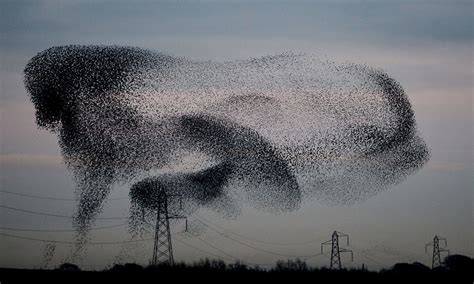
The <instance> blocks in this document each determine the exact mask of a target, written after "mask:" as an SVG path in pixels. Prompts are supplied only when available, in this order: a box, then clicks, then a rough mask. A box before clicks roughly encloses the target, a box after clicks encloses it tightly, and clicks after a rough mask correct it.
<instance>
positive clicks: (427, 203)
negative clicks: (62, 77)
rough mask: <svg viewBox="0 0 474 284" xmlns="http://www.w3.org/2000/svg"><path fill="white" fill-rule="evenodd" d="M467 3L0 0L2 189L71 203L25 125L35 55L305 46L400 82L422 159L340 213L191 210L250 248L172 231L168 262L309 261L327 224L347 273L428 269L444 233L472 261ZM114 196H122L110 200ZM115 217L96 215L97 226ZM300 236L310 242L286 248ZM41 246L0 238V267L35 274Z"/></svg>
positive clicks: (224, 56) (60, 205)
mask: <svg viewBox="0 0 474 284" xmlns="http://www.w3.org/2000/svg"><path fill="white" fill-rule="evenodd" d="M473 8H474V7H473V2H472V1H289V0H288V1H256V2H250V1H248V2H246V1H164V2H159V1H133V3H132V1H1V2H0V13H1V15H0V33H1V34H0V36H1V38H0V60H1V61H0V83H1V85H0V93H1V105H0V130H1V132H0V138H1V141H0V142H1V149H0V163H1V168H0V169H1V177H0V178H1V179H0V187H1V190H3V191H10V192H16V193H24V194H33V195H38V196H45V197H54V198H59V199H61V198H74V187H75V184H74V182H73V180H72V175H71V173H70V172H69V171H68V170H67V169H66V168H65V166H64V164H63V163H62V158H61V156H60V154H59V153H60V150H59V146H58V143H57V139H56V137H55V136H54V135H53V134H52V133H50V132H47V131H45V130H38V129H37V126H36V124H35V118H34V108H33V105H32V103H31V102H30V101H29V99H28V97H27V94H26V91H25V89H24V86H23V75H22V70H23V68H24V67H25V65H26V63H27V62H28V60H29V59H30V58H31V57H33V56H34V55H36V54H37V53H38V52H40V51H42V50H44V49H47V48H49V47H51V46H55V45H65V44H117V45H127V46H138V47H144V48H149V49H152V50H156V51H165V52H167V53H170V54H174V55H177V56H186V57H189V58H192V59H211V60H218V61H219V60H230V59H236V58H248V57H258V56H263V55H269V54H277V53H280V52H285V51H294V52H308V53H314V54H317V55H320V56H323V57H326V58H328V59H330V60H333V61H336V62H354V63H360V64H367V65H370V66H373V67H377V68H381V69H383V70H384V71H386V72H387V73H388V74H389V75H390V76H392V77H393V78H395V79H396V80H397V81H398V82H400V83H401V85H402V86H403V87H404V89H405V91H406V93H407V95H408V97H409V100H410V102H411V103H412V106H413V109H414V112H415V116H416V120H417V123H418V130H419V131H420V133H421V135H422V137H423V138H424V139H425V141H426V143H427V144H428V146H429V148H430V149H431V155H432V157H431V160H430V161H429V162H428V164H427V165H426V166H425V167H424V168H423V169H422V170H420V171H419V172H418V173H416V174H415V175H413V176H410V177H408V178H407V179H406V180H405V181H404V182H403V183H401V184H399V185H397V186H394V187H392V188H390V189H389V190H387V191H383V192H381V193H379V194H378V195H377V196H375V197H373V198H371V199H369V200H367V201H365V202H362V203H357V204H354V205H350V206H329V205H326V204H322V203H320V202H319V201H317V200H310V201H307V202H306V203H304V204H303V206H302V208H301V209H300V210H298V211H296V212H292V213H289V214H284V215H271V214H268V213H262V212H259V211H255V210H253V209H251V208H244V210H243V212H242V214H241V215H240V216H238V217H237V218H235V219H231V220H228V219H224V218H222V216H219V215H216V214H214V213H212V212H208V211H200V212H198V216H200V217H203V218H205V220H209V221H210V222H212V223H214V224H216V225H217V226H218V227H216V228H217V229H218V230H220V231H223V229H222V228H225V229H227V230H229V231H223V232H226V234H228V235H229V236H232V238H235V239H237V240H239V241H241V242H243V243H245V244H248V245H250V246H253V247H257V248H259V249H260V250H255V249H252V248H250V247H248V246H244V245H242V244H241V243H239V242H236V241H233V240H230V239H228V238H225V237H223V236H222V235H220V234H218V233H217V232H216V231H214V230H211V229H208V230H207V231H205V232H203V234H202V235H201V236H200V237H199V238H201V239H202V240H204V241H205V242H207V243H208V244H211V245H212V246H214V247H211V246H209V245H208V244H206V243H204V242H202V241H201V240H199V239H197V238H191V237H184V236H182V235H176V236H175V237H174V242H173V245H174V252H175V259H176V260H183V261H192V260H197V259H199V258H202V257H213V256H211V255H206V254H205V253H204V252H203V251H206V252H210V253H212V254H215V255H221V256H223V257H224V258H226V259H229V258H230V256H232V257H235V258H238V259H241V260H242V261H244V262H245V261H246V262H249V263H263V264H268V263H274V262H275V261H276V260H277V259H282V258H285V257H283V256H280V255H279V254H284V255H300V256H304V255H310V254H317V253H319V250H320V243H321V242H322V241H326V240H329V239H330V235H331V233H332V231H334V230H338V231H341V232H344V233H346V234H349V235H350V237H351V245H352V249H353V250H354V263H351V262H349V258H344V257H343V262H345V263H346V265H348V266H359V265H361V264H362V263H364V264H365V265H366V266H368V267H369V268H374V269H378V268H381V267H384V266H389V265H392V264H394V263H396V262H407V261H408V262H412V261H415V260H416V261H421V262H423V263H425V264H429V263H430V254H425V251H424V245H425V243H427V242H429V241H431V240H432V239H433V236H434V235H435V234H438V235H441V236H443V237H446V238H447V239H448V248H449V249H450V250H451V253H452V254H453V253H460V254H466V255H469V256H471V257H472V256H474V247H473V239H474V232H473V225H474V222H473V211H472V209H473V201H474V200H473V195H472V192H473V186H472V185H473V184H474V183H473V182H474V181H473V177H472V176H473V175H472V172H473V158H474V155H473V152H474V149H473V144H472V139H473V134H472V133H473V132H472V125H473V118H474V117H473V113H472V91H473V83H472V82H473V49H472V48H473V47H472V44H473V26H472V25H473V22H472V19H473V16H474V15H473V14H474V9H473ZM127 196H128V192H127V189H126V188H123V189H121V190H118V191H115V192H112V194H111V196H110V197H111V198H116V197H127ZM0 205H2V206H8V207H14V208H20V209H26V210H31V211H37V212H44V213H49V214H58V215H67V216H69V215H72V214H73V212H74V210H75V202H74V201H61V200H44V199H37V198H30V197H22V196H18V195H13V194H7V193H2V192H0ZM128 210H129V202H128V201H127V200H126V199H125V200H110V201H109V202H108V203H107V205H106V206H105V209H104V212H103V213H102V216H104V217H108V216H115V217H116V216H127V215H128ZM0 212H1V215H0V227H2V228H5V227H9V228H17V229H53V230H61V229H66V230H68V229H69V230H70V229H71V228H72V227H71V221H70V219H67V218H59V217H53V216H40V215H34V214H29V213H25V212H18V211H12V210H10V209H6V208H0ZM189 220H190V222H191V221H192V220H195V217H194V216H189ZM123 222H125V220H98V221H97V226H100V227H104V226H105V227H106V226H111V225H115V224H120V223H123ZM181 229H182V224H176V226H175V227H174V229H173V231H180V230H181ZM0 233H3V234H9V235H16V236H21V237H27V238H33V239H46V240H59V241H74V238H73V237H74V233H73V232H29V231H18V230H17V231H13V230H5V229H0ZM236 233H237V234H236ZM128 238H129V236H128V233H127V228H126V227H124V226H122V227H116V228H109V229H103V230H97V231H94V233H93V237H92V241H93V242H116V241H124V240H127V239H128ZM262 241H263V242H266V243H263V242H262ZM308 241H313V242H310V243H307V244H304V245H302V244H298V243H306V242H308ZM182 242H185V243H187V244H188V245H191V246H194V247H198V248H200V249H201V251H199V250H196V249H195V248H192V247H190V246H187V245H185V244H183V243H182ZM275 243H279V244H275ZM282 244H286V245H282ZM139 246H140V247H139V248H135V247H129V246H126V245H119V244H114V245H94V246H93V247H92V246H91V248H90V249H89V250H88V251H87V255H86V256H85V257H84V259H83V260H82V261H80V262H78V264H79V265H80V266H81V267H83V268H95V269H101V268H104V267H105V266H107V265H111V264H112V263H113V262H114V261H120V260H122V261H130V262H133V261H138V262H139V263H142V264H145V263H148V261H149V258H150V257H151V249H152V242H151V241H149V242H145V243H141V244H139ZM140 248H141V249H143V250H140ZM216 248H218V249H219V250H220V251H219V250H216ZM44 249H45V243H42V242H36V241H32V240H30V241H28V240H23V239H14V238H11V237H6V236H0V251H1V253H0V266H1V267H40V266H41V265H42V264H44V261H45V259H44V256H43V255H44ZM134 251H135V252H138V251H140V252H143V253H135V254H134V253H131V252H134ZM222 251H224V252H226V253H227V255H225V254H223V252H222ZM69 252H70V246H69V245H67V244H57V245H56V250H55V254H54V255H53V259H52V261H51V263H50V264H49V267H54V266H56V265H58V264H59V263H61V262H63V261H64V260H66V259H67V256H68V254H69ZM269 252H272V253H273V254H272V253H269ZM229 255H230V256H229ZM137 256H138V257H137ZM308 263H309V264H311V265H318V266H319V265H328V263H329V260H328V258H326V257H324V256H319V257H315V258H311V259H308Z"/></svg>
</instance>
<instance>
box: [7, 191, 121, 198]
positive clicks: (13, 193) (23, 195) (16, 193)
mask: <svg viewBox="0 0 474 284" xmlns="http://www.w3.org/2000/svg"><path fill="white" fill-rule="evenodd" d="M0 192H1V193H6V194H12V195H17V196H22V197H30V198H36V199H44V200H55V201H77V199H75V198H58V197H51V196H41V195H34V194H27V193H20V192H13V191H8V190H0ZM125 199H128V197H115V198H108V199H107V200H125Z"/></svg>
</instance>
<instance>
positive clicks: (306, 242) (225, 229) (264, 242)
mask: <svg viewBox="0 0 474 284" xmlns="http://www.w3.org/2000/svg"><path fill="white" fill-rule="evenodd" d="M195 216H197V215H196V214H195ZM197 217H199V218H201V219H202V220H204V221H206V222H207V223H208V224H211V225H213V226H215V227H217V228H220V229H221V230H223V231H226V232H229V233H231V234H233V235H236V236H239V237H241V238H243V239H247V240H250V241H254V242H257V243H262V244H269V245H279V246H298V245H307V244H310V243H314V242H317V241H319V239H313V240H310V241H305V242H296V243H279V242H269V241H263V240H259V239H255V238H250V237H247V236H244V235H242V234H239V233H236V232H234V231H231V230H229V229H227V228H224V227H222V226H220V225H217V224H216V223H213V222H211V221H209V220H207V219H205V218H204V217H202V216H197Z"/></svg>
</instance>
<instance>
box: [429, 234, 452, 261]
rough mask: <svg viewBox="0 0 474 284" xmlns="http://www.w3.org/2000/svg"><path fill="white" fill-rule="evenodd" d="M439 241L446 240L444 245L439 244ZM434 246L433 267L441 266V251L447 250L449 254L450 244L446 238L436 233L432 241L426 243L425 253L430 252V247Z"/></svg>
mask: <svg viewBox="0 0 474 284" xmlns="http://www.w3.org/2000/svg"><path fill="white" fill-rule="evenodd" d="M439 241H444V246H443V247H440V246H439ZM429 246H433V260H432V262H431V268H432V269H433V268H436V267H440V266H441V265H442V261H441V252H447V253H448V255H449V250H448V249H446V247H447V246H448V241H447V240H446V238H443V237H440V236H438V235H435V236H434V238H433V241H432V242H429V243H427V244H426V245H425V253H426V252H428V247H429Z"/></svg>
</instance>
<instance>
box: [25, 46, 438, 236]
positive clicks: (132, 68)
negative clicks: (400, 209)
mask: <svg viewBox="0 0 474 284" xmlns="http://www.w3.org/2000/svg"><path fill="white" fill-rule="evenodd" d="M24 72H25V85H26V88H27V90H28V93H29V95H30V98H31V101H32V102H33V104H34V106H35V108H36V122H37V124H38V126H40V127H42V128H45V129H48V130H51V131H53V132H54V133H56V134H57V136H58V140H59V144H60V146H61V149H62V155H63V157H64V161H65V163H66V165H67V166H68V168H69V169H70V170H71V171H72V172H73V173H74V176H75V179H76V182H77V187H78V192H79V197H80V199H79V207H78V211H77V214H76V218H75V220H76V224H75V226H76V228H77V229H78V230H79V231H82V232H87V230H88V228H89V227H90V225H91V223H92V222H93V220H94V217H95V216H96V215H97V213H98V212H100V210H101V208H102V206H103V201H104V200H105V199H106V198H107V195H108V194H109V192H110V191H111V190H112V189H113V188H114V186H117V185H124V184H125V185H127V184H128V185H131V191H130V197H131V200H132V205H134V206H135V207H137V206H138V207H137V208H142V209H143V210H145V209H147V210H153V208H154V207H153V200H154V198H153V196H154V194H153V191H154V190H164V191H166V192H169V193H177V194H181V195H183V198H184V199H185V200H186V201H185V202H184V204H185V206H189V208H200V207H207V208H210V209H215V210H217V211H221V212H224V213H225V212H227V213H232V214H233V213H235V212H237V213H238V211H239V208H240V207H241V206H242V204H249V205H250V206H253V207H256V208H259V209H262V210H269V211H272V212H286V211H291V210H295V209H297V208H298V207H299V206H300V204H301V203H302V202H303V201H304V200H311V198H317V199H319V200H322V201H325V202H329V203H337V204H341V203H342V204H348V203H352V202H355V201H359V200H364V199H366V198H368V197H371V196H373V195H374V194H376V193H377V192H379V191H381V190H383V189H386V188H388V187H390V186H392V185H394V184H397V183H399V182H401V181H403V180H404V179H405V177H406V176H408V175H410V174H413V173H414V172H416V171H417V170H418V169H420V168H421V167H422V166H423V165H424V164H425V163H426V161H427V160H428V158H429V151H428V149H427V146H426V145H425V143H424V141H423V140H422V138H420V136H419V133H418V132H417V129H416V123H415V118H414V113H413V110H412V108H411V105H410V103H409V101H408V98H407V96H406V94H405V92H404V90H403V88H402V87H401V86H400V84H399V83H397V82H396V81H395V80H394V79H393V78H391V77H389V76H388V75H387V74H386V73H384V72H383V71H381V70H378V69H374V68H371V67H368V66H364V65H356V64H349V63H345V64H336V63H334V62H330V61H327V60H323V59H320V58H318V57H317V56H314V55H308V54H295V53H284V54H280V55H275V56H265V57H261V58H251V59H248V60H235V61H228V62H212V61H193V60H190V59H187V58H183V57H176V56H172V55H169V54H165V53H161V52H153V51H149V50H145V49H141V48H134V47H119V46H59V47H52V48H50V49H47V50H45V51H43V52H41V53H39V54H38V55H36V56H35V57H33V58H32V59H31V60H30V61H29V63H28V64H27V66H26V68H25V71H24ZM132 207H133V206H132Z"/></svg>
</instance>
